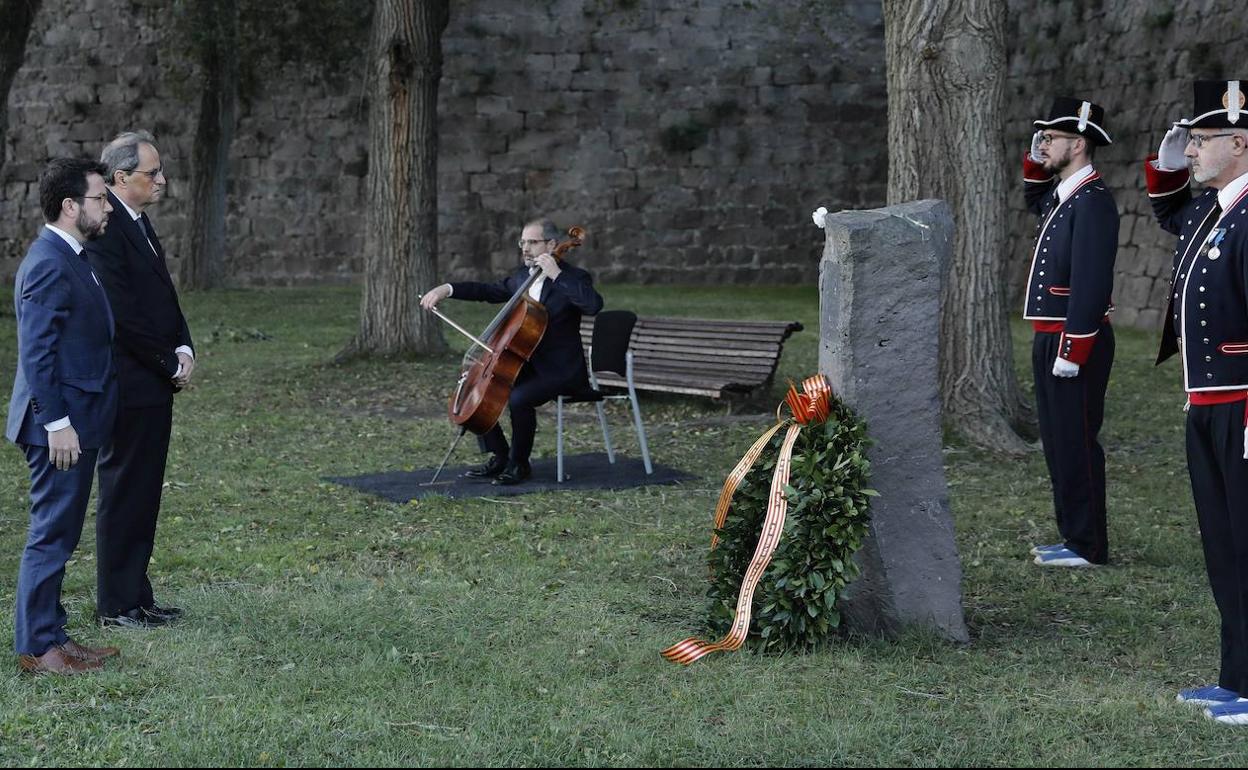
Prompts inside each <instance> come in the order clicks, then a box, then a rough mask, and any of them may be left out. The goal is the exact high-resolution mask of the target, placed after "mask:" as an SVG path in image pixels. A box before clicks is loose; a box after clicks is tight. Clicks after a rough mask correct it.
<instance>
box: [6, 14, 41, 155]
mask: <svg viewBox="0 0 1248 770" xmlns="http://www.w3.org/2000/svg"><path fill="white" fill-rule="evenodd" d="M40 2H42V0H0V19H3V20H4V23H3V24H0V172H3V171H4V159H5V154H6V150H7V148H8V139H9V89H10V88H12V87H13V79H14V78H15V77H17V71H18V70H19V69H21V68H22V61H24V60H25V58H26V38H28V37H30V28H31V26H32V25H33V24H34V23H35V15H36V14H38V13H39V3H40Z"/></svg>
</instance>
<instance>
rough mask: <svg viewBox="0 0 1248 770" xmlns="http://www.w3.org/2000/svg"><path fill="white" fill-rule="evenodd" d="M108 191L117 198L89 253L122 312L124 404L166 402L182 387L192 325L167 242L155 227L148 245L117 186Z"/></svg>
mask: <svg viewBox="0 0 1248 770" xmlns="http://www.w3.org/2000/svg"><path fill="white" fill-rule="evenodd" d="M108 197H109V202H110V203H112V204H113V213H111V214H109V215H108V227H107V228H106V229H105V231H104V234H103V235H102V236H100V237H99V238H97V239H95V240H93V241H90V242H88V243H87V244H86V254H87V258H88V259H89V260H90V262H91V266H92V267H94V268H95V271H96V273H98V274H99V276H100V280H101V281H102V282H103V283H104V289H105V291H107V292H108V298H109V300H110V301H111V302H112V306H113V312H114V313H115V314H116V315H117V370H118V377H119V379H120V381H121V401H122V406H123V407H144V406H162V405H164V404H167V403H169V402H170V401H171V400H172V399H173V394H174V393H175V392H176V391H177V388H176V387H175V386H174V384H173V375H174V374H175V373H176V372H177V371H178V356H177V354H176V353H175V352H174V351H175V349H176V348H177V347H178V346H180V345H186V346H188V347H191V330H190V328H189V327H188V326H187V324H186V317H185V316H183V315H182V308H181V306H180V305H179V304H178V293H177V291H176V290H175V289H174V286H173V279H172V278H171V277H170V275H169V268H168V267H166V266H165V251H164V247H162V246H161V245H160V241H159V239H157V238H156V236H155V234H154V233H153V235H152V238H151V245H150V246H149V245H148V238H147V237H146V236H145V235H144V234H143V230H142V229H141V228H140V226H139V223H138V222H137V221H135V220H133V219H131V218H130V213H129V212H128V211H126V208H125V206H123V205H122V204H121V201H119V200H117V197H116V196H115V195H113V192H112V190H109V192H108ZM153 247H154V248H155V252H153V250H152V249H153Z"/></svg>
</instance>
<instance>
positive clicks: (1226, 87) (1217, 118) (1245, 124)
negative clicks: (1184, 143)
mask: <svg viewBox="0 0 1248 770" xmlns="http://www.w3.org/2000/svg"><path fill="white" fill-rule="evenodd" d="M1245 87H1248V82H1245V81H1243V80H1197V81H1196V83H1195V84H1194V86H1193V91H1195V96H1196V99H1195V105H1196V106H1195V109H1194V110H1193V112H1194V113H1195V115H1196V117H1194V118H1184V119H1183V120H1180V121H1179V122H1178V123H1176V124H1175V125H1178V126H1182V127H1183V128H1248V104H1246V101H1248V97H1246V96H1245V94H1244V90H1245Z"/></svg>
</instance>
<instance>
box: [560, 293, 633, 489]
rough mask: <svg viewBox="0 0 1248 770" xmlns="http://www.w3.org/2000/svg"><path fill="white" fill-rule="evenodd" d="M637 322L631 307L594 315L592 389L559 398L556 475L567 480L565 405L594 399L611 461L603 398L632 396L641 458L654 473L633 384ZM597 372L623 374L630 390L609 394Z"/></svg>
mask: <svg viewBox="0 0 1248 770" xmlns="http://www.w3.org/2000/svg"><path fill="white" fill-rule="evenodd" d="M636 325H637V314H636V313H633V312H631V311H628V310H607V311H605V312H602V313H599V314H598V315H597V316H595V317H594V333H593V336H592V337H591V338H590V343H589V383H590V386H591V389H590V390H587V391H584V392H581V393H568V394H565V395H562V396H559V397H558V398H557V399H556V400H555V412H556V415H557V420H556V425H557V429H556V433H557V434H558V438H557V444H558V450H557V460H556V478H557V479H558V481H559V483H563V478H564V476H563V405H564V404H581V403H593V404H594V406H595V407H597V409H598V422H599V424H600V425H601V426H602V441H603V443H604V444H606V447H607V461H608V462H610V463H614V462H615V450H614V449H613V448H612V447H611V430H610V428H608V427H607V415H606V410H604V409H603V408H602V405H603V402H604V401H607V400H611V399H628V401H629V404H630V405H631V406H632V410H633V424H634V425H635V426H636V428H637V442H638V443H639V444H640V445H641V459H642V462H644V463H645V466H646V473H647V474H650V473H654V466H653V465H652V464H651V463H650V447H649V445H648V444H646V428H645V426H644V425H642V424H641V407H640V406H638V404H637V388H636V387H634V385H633V352H632V351H631V350H629V349H628V345H629V341H630V339H631V338H632V336H633V327H634V326H636ZM595 372H611V373H612V374H617V375H620V376H622V377H623V378H624V380H625V382H627V383H628V392H627V393H620V394H608V393H604V392H602V391H601V390H599V389H598V378H597V377H596V376H595Z"/></svg>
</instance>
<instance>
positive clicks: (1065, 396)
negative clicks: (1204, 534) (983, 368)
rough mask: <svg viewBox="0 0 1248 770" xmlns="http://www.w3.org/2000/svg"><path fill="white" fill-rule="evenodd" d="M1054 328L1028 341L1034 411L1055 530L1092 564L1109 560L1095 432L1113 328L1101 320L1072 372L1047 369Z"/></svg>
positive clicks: (1101, 415)
mask: <svg viewBox="0 0 1248 770" xmlns="http://www.w3.org/2000/svg"><path fill="white" fill-rule="evenodd" d="M1060 339H1061V335H1060V334H1056V333H1048V332H1039V333H1037V334H1036V337H1035V342H1034V343H1033V345H1032V367H1033V370H1034V373H1035V378H1036V412H1037V417H1038V418H1039V422H1040V440H1041V443H1042V444H1043V445H1044V459H1045V462H1046V463H1047V464H1048V466H1049V478H1050V479H1051V480H1052V482H1053V510H1054V513H1055V514H1057V531H1058V533H1060V534H1061V536H1062V540H1063V541H1064V543H1065V545H1066V547H1067V548H1069V549H1071V550H1072V551H1074V552H1075V553H1077V554H1079V555H1080V556H1082V557H1083V558H1085V559H1087V560H1088V561H1090V562H1092V563H1093V564H1105V563H1106V562H1107V561H1109V537H1108V535H1107V532H1106V525H1105V452H1104V450H1103V449H1101V444H1100V441H1099V440H1098V438H1097V434H1099V433H1100V430H1101V423H1102V422H1103V421H1104V418H1105V390H1106V388H1107V387H1108V385H1109V371H1110V369H1111V368H1112V367H1113V363H1114V331H1113V328H1112V327H1110V325H1109V324H1108V323H1104V324H1102V325H1101V329H1100V333H1099V334H1097V336H1096V344H1095V345H1093V346H1092V355H1091V357H1090V358H1089V359H1088V361H1087V363H1085V364H1084V365H1083V366H1081V367H1080V369H1079V374H1078V376H1076V377H1056V376H1054V375H1053V360H1054V359H1055V358H1057V352H1058V343H1059V340H1060Z"/></svg>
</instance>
